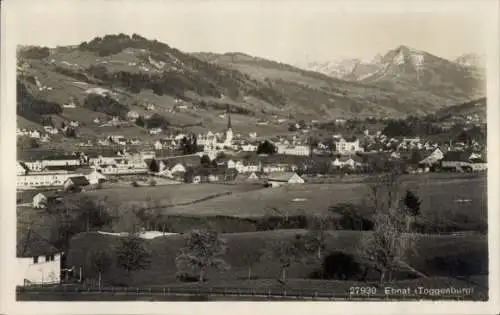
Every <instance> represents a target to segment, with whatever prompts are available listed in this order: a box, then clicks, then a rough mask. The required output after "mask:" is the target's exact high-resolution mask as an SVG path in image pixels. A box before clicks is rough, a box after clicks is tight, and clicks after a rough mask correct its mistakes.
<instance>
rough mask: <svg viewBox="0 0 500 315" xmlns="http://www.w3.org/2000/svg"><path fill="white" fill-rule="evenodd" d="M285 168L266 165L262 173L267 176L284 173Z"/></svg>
mask: <svg viewBox="0 0 500 315" xmlns="http://www.w3.org/2000/svg"><path fill="white" fill-rule="evenodd" d="M287 168H288V167H287V166H286V165H280V164H274V165H266V166H264V167H262V172H264V173H267V174H269V173H279V172H286V171H287Z"/></svg>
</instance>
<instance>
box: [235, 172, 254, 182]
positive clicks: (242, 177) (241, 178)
mask: <svg viewBox="0 0 500 315" xmlns="http://www.w3.org/2000/svg"><path fill="white" fill-rule="evenodd" d="M259 180H260V178H259V176H258V175H257V174H255V172H252V173H250V174H238V176H236V178H235V179H234V181H235V182H238V183H249V182H250V183H251V182H257V181H259Z"/></svg>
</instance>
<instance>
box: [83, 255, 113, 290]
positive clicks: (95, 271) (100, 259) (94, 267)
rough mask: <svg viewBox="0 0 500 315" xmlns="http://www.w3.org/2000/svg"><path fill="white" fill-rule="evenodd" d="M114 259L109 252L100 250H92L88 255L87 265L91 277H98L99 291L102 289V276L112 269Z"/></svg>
mask: <svg viewBox="0 0 500 315" xmlns="http://www.w3.org/2000/svg"><path fill="white" fill-rule="evenodd" d="M111 263H112V259H111V256H110V255H109V253H108V252H107V251H104V250H100V249H94V248H92V249H90V251H89V252H88V253H87V265H88V266H89V273H90V275H91V276H93V277H95V276H97V277H98V285H99V289H101V283H102V274H103V273H105V272H106V271H107V270H108V269H109V267H111Z"/></svg>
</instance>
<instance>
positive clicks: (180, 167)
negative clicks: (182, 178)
mask: <svg viewBox="0 0 500 315" xmlns="http://www.w3.org/2000/svg"><path fill="white" fill-rule="evenodd" d="M185 172H186V167H185V166H184V165H182V164H181V163H177V164H175V165H174V166H173V167H172V168H171V169H170V173H172V174H175V173H185Z"/></svg>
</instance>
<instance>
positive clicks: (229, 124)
mask: <svg viewBox="0 0 500 315" xmlns="http://www.w3.org/2000/svg"><path fill="white" fill-rule="evenodd" d="M229 129H232V128H231V106H230V105H228V106H227V130H229Z"/></svg>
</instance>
